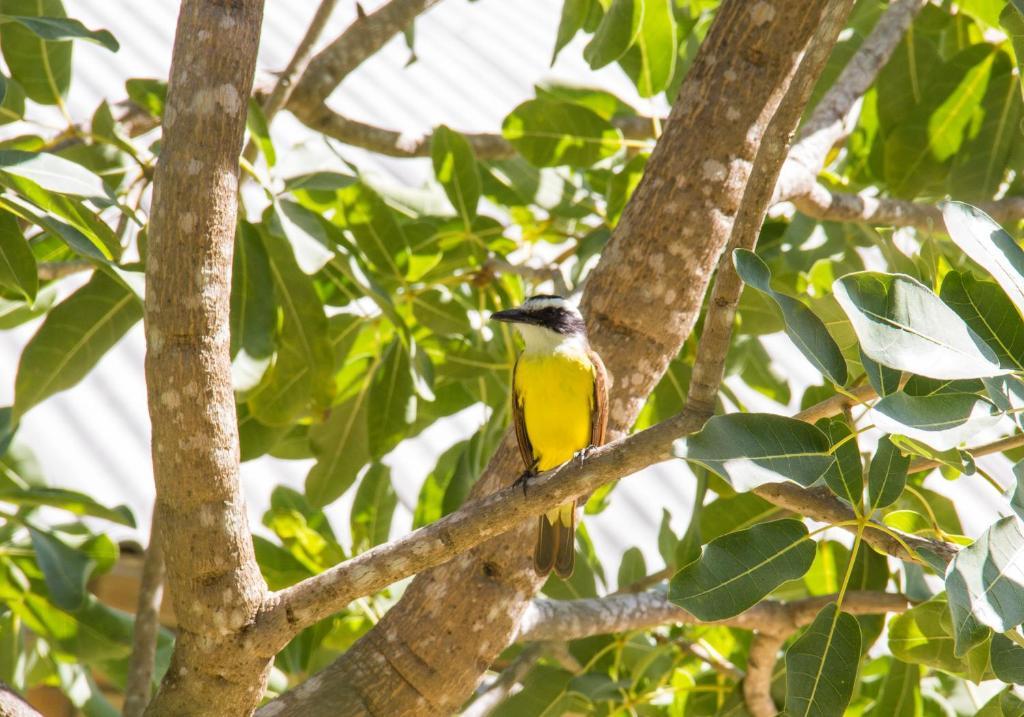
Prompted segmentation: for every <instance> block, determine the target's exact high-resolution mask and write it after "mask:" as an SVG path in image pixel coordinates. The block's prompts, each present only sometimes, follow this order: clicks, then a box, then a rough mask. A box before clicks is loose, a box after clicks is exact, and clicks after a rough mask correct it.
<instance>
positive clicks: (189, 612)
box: [146, 0, 270, 717]
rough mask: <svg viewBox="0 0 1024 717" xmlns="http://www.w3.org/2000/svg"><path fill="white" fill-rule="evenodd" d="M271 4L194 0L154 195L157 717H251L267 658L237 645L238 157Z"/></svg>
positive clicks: (253, 605)
mask: <svg viewBox="0 0 1024 717" xmlns="http://www.w3.org/2000/svg"><path fill="white" fill-rule="evenodd" d="M262 19H263V0H185V1H184V2H183V3H182V6H181V13H180V15H179V17H178V28H177V34H176V35H175V41H174V54H173V58H172V62H171V77H170V84H169V86H168V93H167V109H166V112H165V114H164V124H163V128H164V134H163V146H162V148H161V151H160V161H159V164H158V165H157V170H156V177H155V180H154V186H153V214H152V221H151V223H150V234H149V254H148V260H147V266H146V279H147V281H146V343H147V354H146V383H147V387H148V393H149V413H150V418H151V419H152V422H153V471H154V475H155V478H156V492H157V505H156V511H157V516H158V525H159V527H160V540H161V545H162V546H163V548H164V554H165V556H166V563H167V585H168V592H169V594H170V596H171V598H172V600H173V601H174V610H175V613H176V615H177V617H178V640H177V643H176V645H175V650H174V657H173V659H172V661H171V667H170V669H169V670H168V672H167V675H166V676H165V677H164V680H163V684H162V685H161V688H160V691H159V692H158V694H157V696H156V697H155V698H154V701H153V702H152V704H150V706H149V709H148V710H147V714H152V715H191V716H193V717H198V716H201V715H210V716H211V717H212V716H213V715H218V716H220V715H243V714H249V713H250V712H251V711H252V710H253V709H254V707H255V706H256V705H257V704H258V703H259V700H260V699H261V697H262V695H263V687H264V684H265V682H266V676H267V673H268V671H269V667H270V656H260V655H253V654H244V653H242V652H241V651H239V650H237V649H235V648H234V645H233V644H232V640H233V639H234V638H235V636H236V635H237V633H238V631H239V630H240V629H241V628H242V627H243V626H245V625H247V624H249V623H250V622H251V621H252V619H253V617H254V616H255V615H256V612H257V610H258V608H259V607H260V605H261V604H262V602H263V599H264V596H265V595H266V592H267V589H266V585H265V584H264V582H263V578H262V576H261V575H260V572H259V568H258V567H257V565H256V561H255V558H254V555H253V547H252V538H251V535H250V532H249V526H248V524H247V521H246V515H245V506H244V505H243V502H242V497H241V493H240V492H239V487H238V429H237V426H236V423H235V401H234V392H233V390H232V386H231V360H230V357H229V351H228V341H229V336H228V316H229V313H230V291H231V257H232V250H233V242H234V233H235V214H236V209H237V201H238V200H237V191H238V155H239V152H240V151H241V148H242V136H243V132H244V129H245V117H246V108H247V102H248V97H249V93H250V92H251V90H252V80H253V72H254V69H255V64H256V50H257V48H258V46H259V37H260V26H261V24H262Z"/></svg>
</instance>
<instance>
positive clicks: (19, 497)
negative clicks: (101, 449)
mask: <svg viewBox="0 0 1024 717" xmlns="http://www.w3.org/2000/svg"><path fill="white" fill-rule="evenodd" d="M0 502H3V503H10V504H11V505H20V506H31V507H40V506H47V507H50V508H60V509H61V510H66V511H68V512H69V513H72V514H74V515H80V516H81V515H87V516H90V517H92V518H103V519H104V520H109V521H111V522H113V523H117V524H118V525H127V526H129V527H132V528H134V527H135V519H134V518H133V517H132V512H131V510H130V509H129V508H128V506H126V505H119V506H117V507H116V508H108V507H106V506H105V505H101V504H99V503H97V502H96V501H95V500H93V499H92V498H90V497H89V496H87V495H85V494H84V493H78V492H77V491H73V490H65V489H63V488H43V487H33V488H26V489H18V490H14V489H10V488H5V489H0Z"/></svg>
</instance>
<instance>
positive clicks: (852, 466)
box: [818, 416, 864, 507]
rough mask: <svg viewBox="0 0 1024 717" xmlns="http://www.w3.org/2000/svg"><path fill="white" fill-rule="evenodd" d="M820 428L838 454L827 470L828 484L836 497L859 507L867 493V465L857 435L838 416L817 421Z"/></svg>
mask: <svg viewBox="0 0 1024 717" xmlns="http://www.w3.org/2000/svg"><path fill="white" fill-rule="evenodd" d="M818 428H820V429H821V430H822V432H823V433H825V435H827V436H828V438H829V442H830V443H831V444H832V447H833V455H834V456H835V462H833V463H832V466H831V467H830V468H829V469H828V471H827V472H826V473H825V483H826V484H827V485H828V487H829V488H831V489H832V492H833V493H835V494H836V495H837V496H839V497H840V498H842V499H843V500H845V501H846V502H847V503H849V504H850V505H853V506H858V507H859V506H860V504H861V501H863V494H864V466H863V465H862V464H861V460H860V450H859V449H858V448H857V437H856V435H855V434H854V433H853V431H852V430H851V429H850V425H849V424H848V423H847V422H846V419H845V418H842V417H839V416H835V417H833V418H831V419H823V420H821V421H818ZM837 446H838V447H837Z"/></svg>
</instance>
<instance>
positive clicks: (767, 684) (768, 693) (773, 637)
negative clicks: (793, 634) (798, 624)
mask: <svg viewBox="0 0 1024 717" xmlns="http://www.w3.org/2000/svg"><path fill="white" fill-rule="evenodd" d="M785 642H786V637H785V636H784V635H778V634H773V633H770V632H756V633H754V639H753V640H752V641H751V643H750V652H749V653H747V678H746V679H745V680H744V681H743V701H744V702H746V703H747V709H748V710H750V714H751V715H752V717H775V715H777V714H778V710H777V709H776V707H775V700H773V699H772V677H774V675H775V663H776V662H777V661H778V659H779V650H781V649H782V646H783V645H784V644H785Z"/></svg>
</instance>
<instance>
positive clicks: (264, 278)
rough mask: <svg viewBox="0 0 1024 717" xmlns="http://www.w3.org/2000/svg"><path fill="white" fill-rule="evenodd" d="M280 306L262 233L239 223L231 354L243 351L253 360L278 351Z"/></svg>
mask: <svg viewBox="0 0 1024 717" xmlns="http://www.w3.org/2000/svg"><path fill="white" fill-rule="evenodd" d="M276 324H277V306H276V304H275V303H274V279H273V276H272V275H271V273H270V261H269V260H268V259H267V250H266V249H265V248H264V247H263V242H262V240H261V239H260V235H259V232H258V230H257V229H256V228H255V227H254V226H253V225H251V224H249V223H248V222H239V224H238V231H237V232H236V233H235V256H234V261H233V265H232V270H231V355H232V357H233V356H235V355H236V354H237V353H238V352H239V351H240V350H244V351H245V353H246V354H247V355H248V356H250V357H253V358H266V357H269V356H270V355H271V354H272V353H273V351H274V330H275V328H276Z"/></svg>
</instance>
